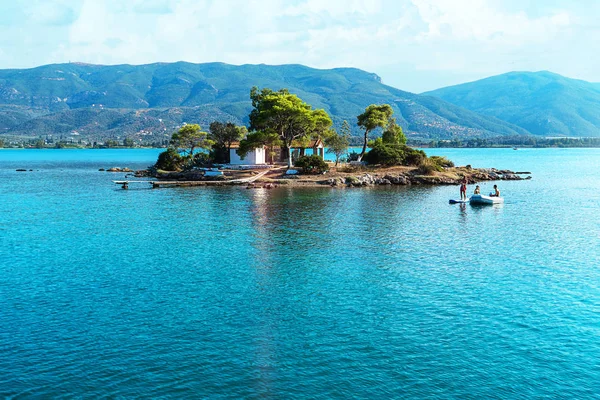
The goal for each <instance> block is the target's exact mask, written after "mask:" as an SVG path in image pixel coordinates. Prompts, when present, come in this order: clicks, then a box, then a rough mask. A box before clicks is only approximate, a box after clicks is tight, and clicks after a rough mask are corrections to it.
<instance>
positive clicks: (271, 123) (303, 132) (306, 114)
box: [250, 87, 332, 167]
mask: <svg viewBox="0 0 600 400" xmlns="http://www.w3.org/2000/svg"><path fill="white" fill-rule="evenodd" d="M250 98H251V100H252V107H253V109H252V111H251V112H250V130H251V131H269V132H273V133H276V134H277V135H278V136H279V139H280V140H281V142H282V143H283V145H284V146H285V147H286V148H287V151H288V166H289V167H291V166H292V154H291V147H292V143H293V141H294V140H301V139H304V138H306V137H311V136H314V137H320V136H321V135H323V133H324V132H325V131H327V129H328V128H329V127H330V126H331V124H332V122H331V118H330V117H329V115H327V113H326V112H325V110H322V109H319V110H313V109H312V107H311V106H310V105H309V104H307V103H305V102H304V101H302V100H301V99H300V98H299V97H298V96H296V95H294V94H290V93H289V91H288V90H287V89H281V90H279V91H277V92H274V91H273V90H271V89H268V88H264V89H262V90H261V91H259V90H258V88H257V87H253V88H252V90H251V91H250Z"/></svg>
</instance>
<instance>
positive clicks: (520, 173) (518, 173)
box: [515, 172, 531, 175]
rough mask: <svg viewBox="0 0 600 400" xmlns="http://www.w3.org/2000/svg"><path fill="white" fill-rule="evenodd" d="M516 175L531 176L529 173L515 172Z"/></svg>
mask: <svg viewBox="0 0 600 400" xmlns="http://www.w3.org/2000/svg"><path fill="white" fill-rule="evenodd" d="M515 174H517V175H531V172H515Z"/></svg>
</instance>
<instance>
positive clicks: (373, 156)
mask: <svg viewBox="0 0 600 400" xmlns="http://www.w3.org/2000/svg"><path fill="white" fill-rule="evenodd" d="M364 160H365V162H366V163H367V164H372V165H377V164H379V165H385V166H391V165H401V164H402V163H404V149H403V146H400V145H395V144H389V143H385V142H384V141H383V140H382V139H381V138H377V139H375V140H374V141H373V142H371V150H369V152H368V153H367V154H365V158H364Z"/></svg>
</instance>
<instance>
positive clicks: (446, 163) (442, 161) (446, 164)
mask: <svg viewBox="0 0 600 400" xmlns="http://www.w3.org/2000/svg"><path fill="white" fill-rule="evenodd" d="M429 159H430V160H431V161H433V162H434V163H436V164H437V165H439V166H440V167H443V168H450V167H454V163H453V162H452V161H451V160H449V159H448V158H446V157H442V156H431V157H429Z"/></svg>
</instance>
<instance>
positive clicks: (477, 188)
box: [473, 185, 481, 194]
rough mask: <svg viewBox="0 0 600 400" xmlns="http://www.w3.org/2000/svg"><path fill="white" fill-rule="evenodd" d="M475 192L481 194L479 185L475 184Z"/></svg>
mask: <svg viewBox="0 0 600 400" xmlns="http://www.w3.org/2000/svg"><path fill="white" fill-rule="evenodd" d="M473 194H481V190H480V189H479V185H477V186H475V191H474V192H473Z"/></svg>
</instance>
